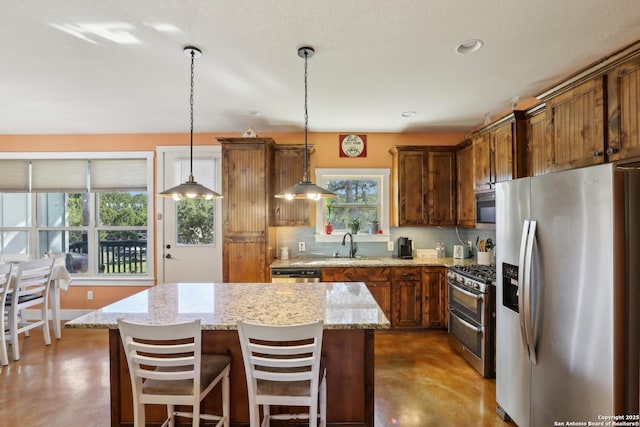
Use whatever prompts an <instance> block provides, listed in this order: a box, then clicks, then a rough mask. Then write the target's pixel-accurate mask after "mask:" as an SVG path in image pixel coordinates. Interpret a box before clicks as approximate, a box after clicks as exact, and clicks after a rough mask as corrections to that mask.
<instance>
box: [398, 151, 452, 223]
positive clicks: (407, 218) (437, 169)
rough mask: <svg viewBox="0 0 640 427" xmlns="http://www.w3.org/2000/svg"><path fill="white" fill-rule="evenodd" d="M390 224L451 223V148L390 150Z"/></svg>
mask: <svg viewBox="0 0 640 427" xmlns="http://www.w3.org/2000/svg"><path fill="white" fill-rule="evenodd" d="M391 153H392V154H393V156H394V159H393V178H394V189H395V208H394V212H393V213H394V215H393V219H394V224H395V225H397V226H413V225H442V226H447V225H455V182H456V181H455V159H456V157H455V150H454V149H453V148H448V147H446V148H443V147H422V146H405V147H394V148H393V149H391Z"/></svg>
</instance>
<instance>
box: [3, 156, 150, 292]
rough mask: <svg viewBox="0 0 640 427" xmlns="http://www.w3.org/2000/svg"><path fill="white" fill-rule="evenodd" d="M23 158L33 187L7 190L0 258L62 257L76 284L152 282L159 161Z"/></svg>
mask: <svg viewBox="0 0 640 427" xmlns="http://www.w3.org/2000/svg"><path fill="white" fill-rule="evenodd" d="M15 155H16V156H18V153H16V154H15ZM22 155H23V156H24V157H31V158H30V159H28V160H23V159H19V160H18V162H17V163H19V164H23V163H26V164H27V165H28V168H27V171H28V172H27V173H23V174H22V175H23V180H26V185H25V183H24V182H22V181H21V182H14V183H13V184H12V186H6V185H5V186H3V187H0V253H7V254H9V253H26V254H30V255H31V257H33V258H39V257H41V256H43V255H44V254H45V253H50V254H55V255H56V256H61V257H63V258H64V262H65V265H66V267H67V269H68V270H69V272H70V273H72V274H73V275H74V277H75V278H77V279H81V278H92V279H95V278H101V279H114V278H118V277H128V278H132V277H139V278H144V279H150V278H151V277H150V276H152V275H153V260H152V259H150V258H148V257H147V251H148V250H149V251H150V248H148V242H149V240H148V236H150V235H152V230H153V227H152V225H153V221H152V212H153V211H152V205H151V199H150V195H151V194H153V193H152V191H150V190H151V189H152V184H151V183H152V170H153V169H152V164H151V161H152V159H153V154H151V153H135V152H130V153H95V154H93V156H95V157H91V158H87V157H88V156H91V155H92V154H91V153H64V154H62V155H64V156H69V157H70V158H57V159H56V158H55V157H56V155H57V156H61V153H57V154H56V153H42V154H40V153H38V154H35V153H29V154H24V153H23V154H22ZM33 156H37V157H36V158H33ZM107 156H108V157H107ZM6 161H7V160H0V163H3V162H6ZM10 162H15V160H11V161H10ZM3 176H4V171H3V172H0V181H2V177H3ZM25 186H26V189H27V191H29V190H30V192H19V193H18V192H16V193H12V192H11V191H16V190H19V191H24V189H25ZM149 253H151V252H149Z"/></svg>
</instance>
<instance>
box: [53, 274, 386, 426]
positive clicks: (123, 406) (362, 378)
mask: <svg viewBox="0 0 640 427" xmlns="http://www.w3.org/2000/svg"><path fill="white" fill-rule="evenodd" d="M118 318H124V319H126V320H130V321H133V322H140V323H149V324H164V323H179V322H187V321H190V320H193V319H201V323H202V329H203V342H202V349H203V350H202V351H203V352H204V353H228V354H230V355H231V358H232V363H231V375H230V377H231V424H232V425H234V426H239V425H247V424H248V420H249V413H248V404H247V388H246V382H245V373H244V366H243V362H242V352H241V349H240V342H239V339H238V333H237V330H236V322H237V320H238V319H244V320H247V321H250V322H257V323H266V324H275V325H285V324H296V323H307V322H311V321H315V320H318V319H322V320H323V321H324V328H325V330H324V337H323V344H322V354H323V356H325V357H326V359H327V421H328V423H327V425H329V426H331V425H334V426H335V425H345V424H348V425H349V426H367V427H373V419H374V355H373V350H374V330H376V329H386V328H389V327H390V324H389V320H388V319H387V318H386V317H385V315H384V314H383V312H382V311H381V310H380V307H379V306H378V304H377V303H376V302H375V300H374V298H373V296H372V295H371V293H370V292H369V290H368V289H367V287H366V286H365V284H364V283H360V282H354V283H342V282H338V283H304V284H302V283H282V284H271V283H165V284H159V285H157V286H155V287H153V288H151V289H148V290H144V291H142V292H139V293H137V294H135V295H132V296H130V297H128V298H125V299H123V300H121V301H118V302H116V303H113V304H110V305H108V306H106V307H104V308H102V309H99V310H96V311H93V312H91V313H88V314H86V315H84V316H82V317H79V318H77V319H75V320H72V321H70V322H68V323H67V324H66V325H65V327H66V328H88V329H95V328H99V329H108V331H109V359H110V368H111V369H110V371H111V372H110V381H111V425H112V426H124V425H131V422H132V419H133V408H132V397H131V383H130V380H129V374H128V368H127V362H126V358H125V355H124V353H123V350H122V344H121V340H120V334H119V332H118V328H117V319H118ZM204 405H205V408H206V409H205V410H208V411H216V410H219V408H220V398H219V396H218V393H212V395H211V396H209V397H208V398H207V399H205V401H204ZM165 413H166V411H165V408H164V407H163V406H150V407H148V409H147V420H148V421H149V422H156V421H157V422H161V421H162V420H163V419H164V417H165Z"/></svg>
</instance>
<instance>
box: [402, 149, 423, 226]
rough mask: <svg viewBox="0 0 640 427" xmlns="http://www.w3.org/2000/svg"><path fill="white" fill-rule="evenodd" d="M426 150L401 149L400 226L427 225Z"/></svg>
mask: <svg viewBox="0 0 640 427" xmlns="http://www.w3.org/2000/svg"><path fill="white" fill-rule="evenodd" d="M425 156H426V153H425V152H424V151H422V150H421V151H417V150H416V151H400V152H398V162H397V168H398V170H397V183H396V184H397V189H398V190H397V191H398V194H397V209H398V221H399V224H398V225H400V226H411V225H425V224H426V222H427V210H426V204H425V197H426V194H427V187H426V183H427V179H428V177H427V163H426V161H425Z"/></svg>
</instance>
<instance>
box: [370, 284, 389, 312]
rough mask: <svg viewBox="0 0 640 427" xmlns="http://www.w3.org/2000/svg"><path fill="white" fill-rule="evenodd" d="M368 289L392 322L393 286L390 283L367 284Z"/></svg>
mask: <svg viewBox="0 0 640 427" xmlns="http://www.w3.org/2000/svg"><path fill="white" fill-rule="evenodd" d="M367 288H369V292H371V295H373V297H374V298H375V300H376V302H377V303H378V305H379V306H380V308H381V309H382V312H383V313H384V315H385V316H387V319H389V320H391V284H390V283H389V282H367Z"/></svg>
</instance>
